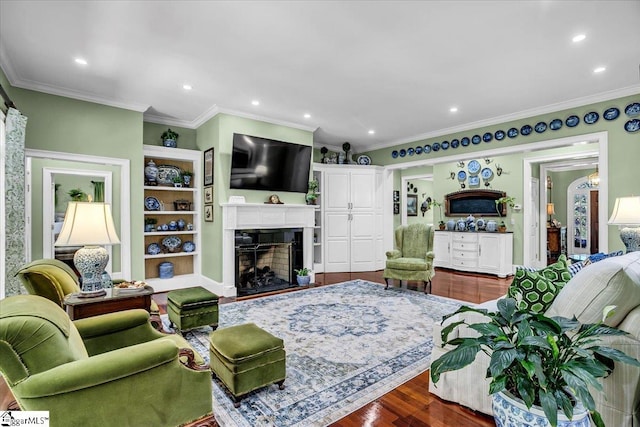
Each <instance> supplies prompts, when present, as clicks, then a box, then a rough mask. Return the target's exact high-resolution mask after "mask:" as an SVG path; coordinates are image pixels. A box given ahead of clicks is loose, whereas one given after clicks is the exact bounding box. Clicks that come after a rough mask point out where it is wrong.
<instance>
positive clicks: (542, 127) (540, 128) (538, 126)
mask: <svg viewBox="0 0 640 427" xmlns="http://www.w3.org/2000/svg"><path fill="white" fill-rule="evenodd" d="M534 129H535V130H536V132H537V133H542V132H544V131H545V130H547V124H546V123H545V122H538V123H536V126H535V127H534Z"/></svg>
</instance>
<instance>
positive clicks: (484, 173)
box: [480, 168, 493, 180]
mask: <svg viewBox="0 0 640 427" xmlns="http://www.w3.org/2000/svg"><path fill="white" fill-rule="evenodd" d="M480 176H482V179H484V180H487V179H491V177H492V176H493V171H492V170H491V169H490V168H484V169H482V172H480Z"/></svg>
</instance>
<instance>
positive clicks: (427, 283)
mask: <svg viewBox="0 0 640 427" xmlns="http://www.w3.org/2000/svg"><path fill="white" fill-rule="evenodd" d="M424 293H425V294H430V293H431V280H427V281H425V282H424Z"/></svg>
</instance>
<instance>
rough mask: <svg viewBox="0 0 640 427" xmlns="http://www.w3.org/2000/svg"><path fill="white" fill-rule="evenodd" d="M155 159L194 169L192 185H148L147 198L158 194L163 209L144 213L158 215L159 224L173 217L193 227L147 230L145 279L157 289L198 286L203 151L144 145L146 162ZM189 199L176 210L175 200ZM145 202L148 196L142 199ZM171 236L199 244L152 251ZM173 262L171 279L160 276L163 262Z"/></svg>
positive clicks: (169, 164)
mask: <svg viewBox="0 0 640 427" xmlns="http://www.w3.org/2000/svg"><path fill="white" fill-rule="evenodd" d="M149 160H153V161H154V163H155V164H156V166H158V167H159V168H161V167H162V166H165V167H167V168H172V167H177V168H179V169H180V170H181V171H190V172H193V177H192V180H191V187H189V188H186V187H183V188H176V187H173V186H170V185H157V186H149V185H145V186H144V198H145V199H146V198H147V197H150V196H151V197H155V198H157V199H158V200H159V201H160V202H161V209H160V210H156V211H152V210H147V208H146V207H145V210H144V217H145V219H147V218H154V219H156V220H157V224H156V226H157V225H161V224H169V222H170V221H177V220H178V219H182V220H184V221H185V223H187V224H189V223H190V224H192V225H193V229H192V230H188V229H186V228H185V229H184V230H177V231H175V230H166V231H157V230H156V231H151V232H143V235H144V249H145V253H144V255H143V259H144V267H145V268H144V270H145V274H144V280H145V281H146V282H147V283H149V284H150V285H151V286H153V288H154V290H155V291H156V292H163V291H168V290H171V289H180V288H186V287H191V286H194V283H198V282H199V280H200V278H201V263H202V261H201V243H202V242H201V236H200V227H201V218H200V211H201V206H200V203H201V195H200V188H199V186H198V184H197V183H198V182H201V180H202V169H201V165H202V153H201V152H200V151H195V150H184V149H179V148H166V147H159V146H144V164H145V166H146V165H147V163H148V162H149ZM177 200H187V201H188V202H190V203H191V208H190V209H189V210H175V205H174V202H175V201H177ZM142 203H144V200H143V201H142ZM167 236H177V237H179V238H180V240H181V242H182V244H184V243H185V242H186V241H191V242H193V243H194V244H195V251H193V252H185V251H183V250H181V251H178V252H167V251H163V253H160V254H157V255H151V254H149V253H148V250H147V248H148V246H149V245H150V244H151V243H157V244H159V245H160V246H161V247H162V240H163V239H164V238H166V237H167ZM167 261H168V262H171V263H172V264H173V268H174V276H173V277H172V278H170V279H160V278H159V265H160V264H161V263H162V262H167Z"/></svg>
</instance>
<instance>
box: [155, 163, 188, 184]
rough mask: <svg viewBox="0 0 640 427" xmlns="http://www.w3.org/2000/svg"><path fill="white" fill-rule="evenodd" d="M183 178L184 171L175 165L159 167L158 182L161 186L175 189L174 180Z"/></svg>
mask: <svg viewBox="0 0 640 427" xmlns="http://www.w3.org/2000/svg"><path fill="white" fill-rule="evenodd" d="M181 176H182V170H180V168H179V167H177V166H173V165H160V166H158V177H157V178H156V181H158V184H160V185H169V186H171V187H173V179H174V178H180V177H181Z"/></svg>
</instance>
